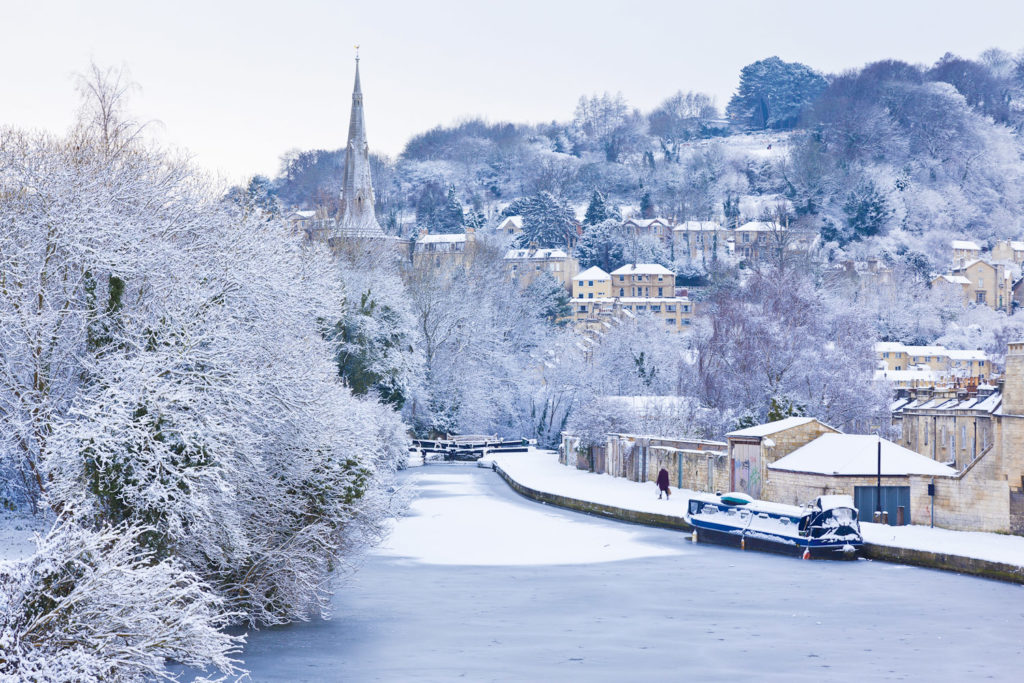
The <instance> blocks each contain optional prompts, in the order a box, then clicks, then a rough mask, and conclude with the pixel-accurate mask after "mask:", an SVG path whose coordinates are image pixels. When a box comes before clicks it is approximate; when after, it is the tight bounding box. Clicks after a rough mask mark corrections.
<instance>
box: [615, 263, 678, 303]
mask: <svg viewBox="0 0 1024 683" xmlns="http://www.w3.org/2000/svg"><path fill="white" fill-rule="evenodd" d="M611 275H612V282H611V286H612V296H616V297H624V296H632V297H637V296H641V297H642V296H646V297H671V296H675V293H676V274H675V273H673V272H672V271H671V270H669V269H668V268H666V267H665V266H661V265H658V264H657V263H632V264H629V265H625V266H622V267H621V268H617V269H616V270H613V271H612V273H611Z"/></svg>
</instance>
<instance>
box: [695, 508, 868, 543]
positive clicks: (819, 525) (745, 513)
mask: <svg viewBox="0 0 1024 683" xmlns="http://www.w3.org/2000/svg"><path fill="white" fill-rule="evenodd" d="M686 521H687V522H689V523H690V525H691V526H692V527H693V533H694V540H695V541H698V542H700V541H708V542H712V543H721V544H725V545H732V546H739V547H741V548H749V549H752V550H768V551H771V552H781V553H787V554H794V555H800V556H802V557H804V558H812V557H814V558H853V557H855V555H856V552H857V550H858V549H859V548H860V546H861V545H863V543H864V539H863V537H862V536H861V534H860V524H859V522H858V520H857V508H855V507H854V505H853V499H852V498H850V496H842V495H833V496H818V497H817V498H815V500H814V502H812V503H810V504H808V505H804V506H803V507H796V506H793V505H779V504H777V503H769V502H766V501H761V500H753V499H751V498H750V497H749V496H746V495H744V494H742V493H730V494H725V495H723V496H718V497H717V499H715V498H710V497H709V498H706V499H703V498H691V499H690V502H689V505H688V507H687V511H686Z"/></svg>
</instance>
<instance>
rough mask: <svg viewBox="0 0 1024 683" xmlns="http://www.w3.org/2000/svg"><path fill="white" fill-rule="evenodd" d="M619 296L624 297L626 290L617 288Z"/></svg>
mask: <svg viewBox="0 0 1024 683" xmlns="http://www.w3.org/2000/svg"><path fill="white" fill-rule="evenodd" d="M619 296H626V290H624V289H622V288H621V287H619Z"/></svg>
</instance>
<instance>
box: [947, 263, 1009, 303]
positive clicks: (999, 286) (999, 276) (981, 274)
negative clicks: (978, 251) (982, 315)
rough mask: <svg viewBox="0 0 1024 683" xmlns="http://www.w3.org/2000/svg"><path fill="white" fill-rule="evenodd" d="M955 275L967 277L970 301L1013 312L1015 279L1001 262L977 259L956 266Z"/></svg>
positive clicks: (967, 290)
mask: <svg viewBox="0 0 1024 683" xmlns="http://www.w3.org/2000/svg"><path fill="white" fill-rule="evenodd" d="M953 275H960V276H962V277H965V278H967V281H968V285H967V288H966V292H967V296H968V300H967V302H968V303H974V304H978V305H984V306H988V307H989V308H991V309H994V310H996V311H1006V312H1007V313H1010V312H1011V305H1012V304H1011V297H1012V293H1013V279H1012V278H1011V276H1010V273H1009V272H1007V270H1006V267H1005V266H1004V265H1002V264H1001V263H999V264H994V265H993V264H991V263H989V262H988V261H984V260H982V259H975V260H974V261H970V262H968V263H966V264H964V265H963V266H961V267H959V268H954V269H953Z"/></svg>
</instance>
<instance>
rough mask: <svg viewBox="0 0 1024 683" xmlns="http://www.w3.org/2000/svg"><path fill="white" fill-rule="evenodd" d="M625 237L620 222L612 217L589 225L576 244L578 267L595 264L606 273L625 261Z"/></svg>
mask: <svg viewBox="0 0 1024 683" xmlns="http://www.w3.org/2000/svg"><path fill="white" fill-rule="evenodd" d="M626 247H627V239H626V234H625V231H624V230H623V229H622V223H620V222H619V221H618V220H616V219H614V218H610V219H608V220H604V221H601V222H600V223H598V224H596V225H591V226H590V227H589V228H587V229H586V230H584V231H583V236H582V237H581V238H580V241H579V242H578V243H577V244H576V258H578V259H579V261H580V268H590V267H591V266H597V267H598V268H600V269H602V270H604V271H605V272H607V273H610V272H612V271H613V270H615V269H616V268H618V267H619V266H622V265H623V264H625V263H626V255H625V254H626Z"/></svg>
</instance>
